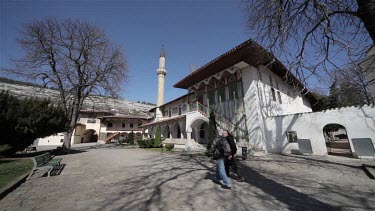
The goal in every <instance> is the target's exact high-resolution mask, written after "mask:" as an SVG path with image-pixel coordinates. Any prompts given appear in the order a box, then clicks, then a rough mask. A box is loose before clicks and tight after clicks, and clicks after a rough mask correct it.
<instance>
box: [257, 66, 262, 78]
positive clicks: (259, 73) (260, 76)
mask: <svg viewBox="0 0 375 211" xmlns="http://www.w3.org/2000/svg"><path fill="white" fill-rule="evenodd" d="M258 78H259V80H260V81H261V80H262V72H260V69H259V68H258Z"/></svg>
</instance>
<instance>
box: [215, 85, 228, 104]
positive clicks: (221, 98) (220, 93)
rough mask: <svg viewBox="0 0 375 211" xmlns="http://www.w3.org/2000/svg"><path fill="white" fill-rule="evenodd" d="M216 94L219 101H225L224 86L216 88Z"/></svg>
mask: <svg viewBox="0 0 375 211" xmlns="http://www.w3.org/2000/svg"><path fill="white" fill-rule="evenodd" d="M217 95H218V97H219V102H225V101H226V97H225V87H220V88H219V89H218V90H217Z"/></svg>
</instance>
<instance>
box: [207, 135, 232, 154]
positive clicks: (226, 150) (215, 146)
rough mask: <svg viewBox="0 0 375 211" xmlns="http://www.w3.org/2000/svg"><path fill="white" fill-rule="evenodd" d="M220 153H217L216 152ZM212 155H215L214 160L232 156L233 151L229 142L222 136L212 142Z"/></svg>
mask: <svg viewBox="0 0 375 211" xmlns="http://www.w3.org/2000/svg"><path fill="white" fill-rule="evenodd" d="M216 150H217V151H218V152H219V153H215V151H216ZM211 153H213V154H214V159H215V160H217V159H221V158H226V157H228V156H230V155H231V149H230V146H229V144H228V141H227V140H226V139H225V138H224V137H222V136H216V137H215V139H214V140H213V142H212V147H211ZM215 154H216V156H215Z"/></svg>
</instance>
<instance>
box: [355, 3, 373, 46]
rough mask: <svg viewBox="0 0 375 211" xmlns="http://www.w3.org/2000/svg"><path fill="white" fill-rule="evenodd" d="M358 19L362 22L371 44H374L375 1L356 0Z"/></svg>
mask: <svg viewBox="0 0 375 211" xmlns="http://www.w3.org/2000/svg"><path fill="white" fill-rule="evenodd" d="M357 3H358V17H359V18H360V19H361V20H362V21H363V23H364V25H365V28H366V29H367V31H368V33H369V34H370V37H371V39H372V43H373V44H374V43H375V0H357Z"/></svg>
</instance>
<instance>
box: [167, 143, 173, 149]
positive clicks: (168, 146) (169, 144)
mask: <svg viewBox="0 0 375 211" xmlns="http://www.w3.org/2000/svg"><path fill="white" fill-rule="evenodd" d="M173 148H174V144H171V143H167V144H165V149H166V150H167V151H172V149H173Z"/></svg>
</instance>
